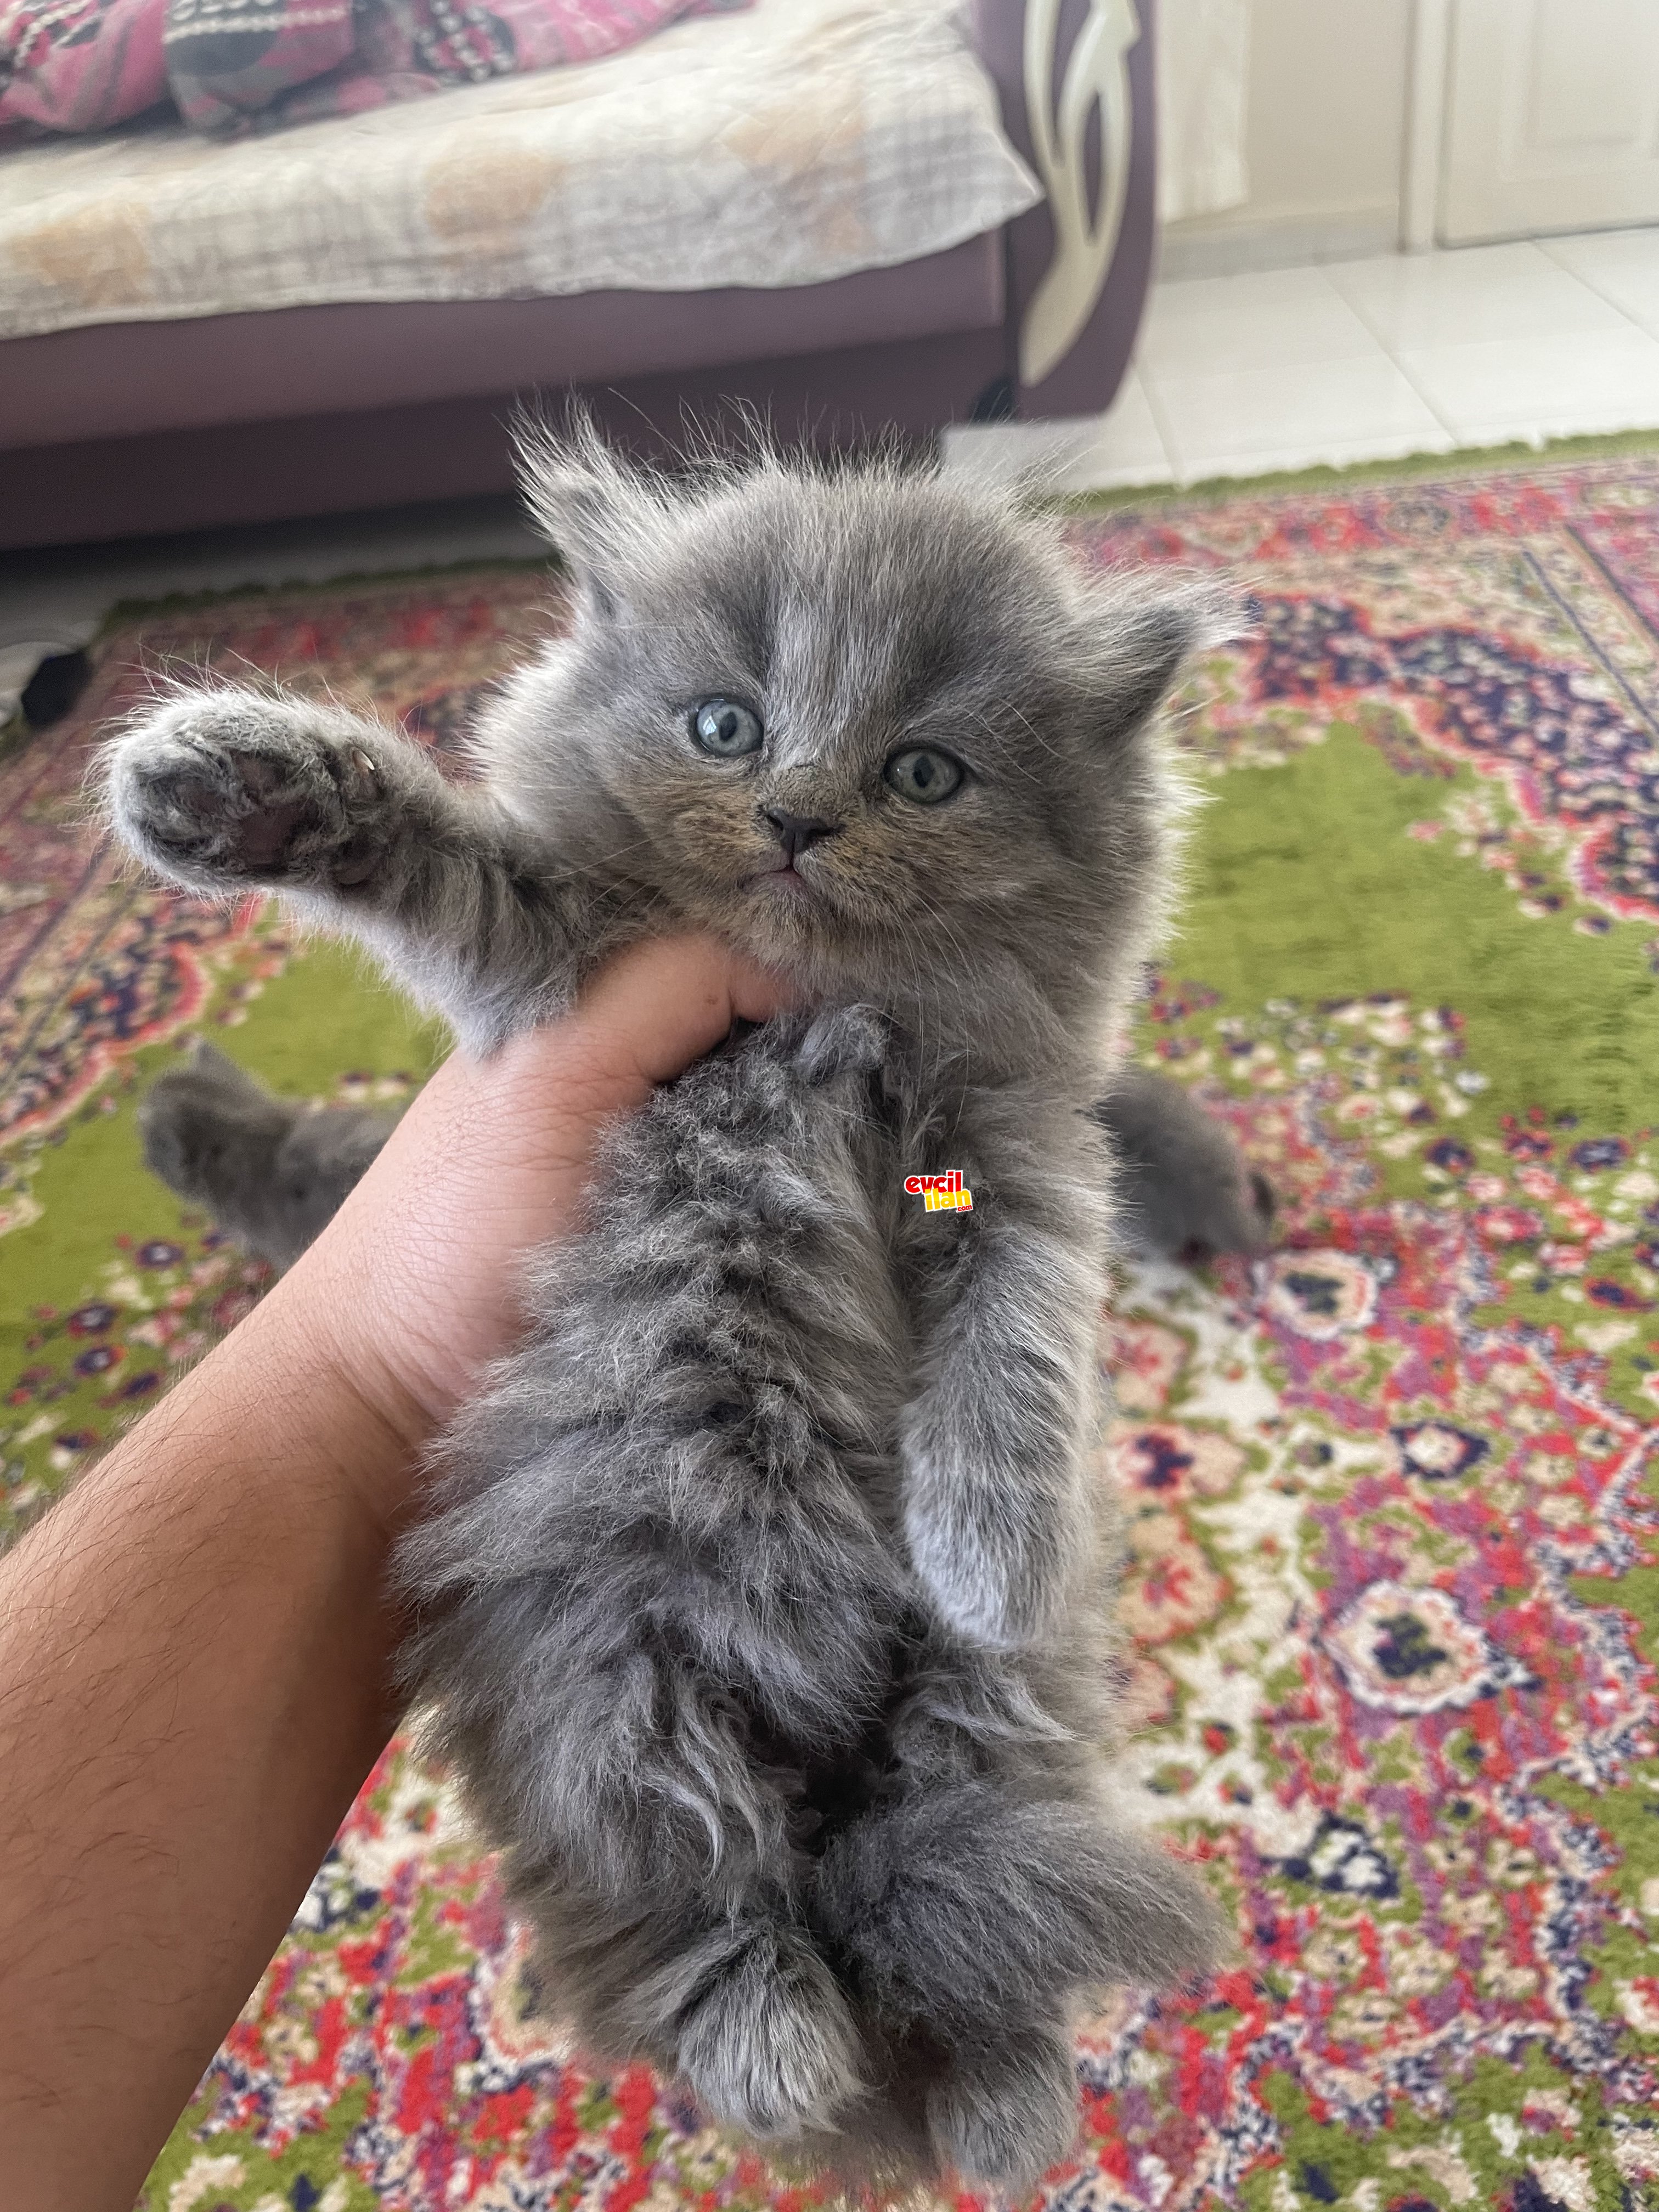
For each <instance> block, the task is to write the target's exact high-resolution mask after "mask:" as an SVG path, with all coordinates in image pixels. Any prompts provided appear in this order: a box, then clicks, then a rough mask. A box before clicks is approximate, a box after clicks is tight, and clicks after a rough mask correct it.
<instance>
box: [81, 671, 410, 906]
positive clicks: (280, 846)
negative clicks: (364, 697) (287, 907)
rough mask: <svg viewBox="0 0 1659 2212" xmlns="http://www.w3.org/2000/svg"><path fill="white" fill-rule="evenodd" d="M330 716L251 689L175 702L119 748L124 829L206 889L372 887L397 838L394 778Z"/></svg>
mask: <svg viewBox="0 0 1659 2212" xmlns="http://www.w3.org/2000/svg"><path fill="white" fill-rule="evenodd" d="M327 711H328V710H326V709H319V708H307V707H306V706H304V705H302V704H301V703H299V702H289V701H284V700H276V699H270V698H266V697H264V696H261V695H260V694H259V693H258V692H253V691H234V690H223V691H204V692H197V693H193V694H187V695H185V696H183V697H179V698H176V699H172V700H169V701H168V702H167V704H166V705H165V706H164V707H162V708H160V709H159V710H158V711H157V712H156V713H155V714H154V715H152V716H151V717H150V718H149V720H147V721H145V722H143V723H142V724H140V725H139V726H138V727H137V729H134V730H132V731H131V732H128V734H127V735H126V736H125V737H123V738H118V740H117V741H116V743H115V744H114V745H113V746H112V749H111V752H110V756H109V765H108V770H107V789H108V797H109V807H110V814H111V817H112V821H113V823H114V826H115V829H116V832H117V835H118V836H119V837H120V838H121V840H122V842H123V843H125V845H126V846H127V847H128V848H129V849H130V850H131V852H133V853H135V854H137V856H138V858H139V859H140V860H143V861H145V862H146V863H147V864H148V865H149V866H151V867H153V868H155V870H156V871H157V872H159V873H161V874H162V875H166V876H171V877H173V878H176V879H177V880H179V881H180V882H183V883H186V884H191V886H192V887H197V888H200V889H204V890H222V889H224V888H226V887H227V886H229V885H234V884H276V883H290V884H296V885H308V886H312V887H315V888H318V889H333V888H341V889H349V888H350V887H352V886H353V885H356V884H362V883H363V882H365V881H366V880H367V879H368V877H369V876H370V875H371V874H372V873H373V872H374V868H375V866H376V865H377V864H378V862H379V861H380V858H381V856H382V854H383V853H384V851H385V849H386V843H387V842H388V840H389V836H390V829H391V820H392V806H391V802H390V798H389V794H388V793H387V789H386V775H385V774H384V771H383V769H381V768H380V766H379V765H378V764H377V763H376V762H375V761H374V760H373V759H371V757H369V754H368V751H366V750H365V749H364V746H363V744H362V743H361V742H359V741H358V740H357V739H356V738H353V737H351V736H349V735H348V734H346V733H344V732H335V731H332V730H331V729H329V728H328V727H327V726H326V721H325V720H324V718H325V716H326V714H327ZM319 722H321V724H322V726H319Z"/></svg>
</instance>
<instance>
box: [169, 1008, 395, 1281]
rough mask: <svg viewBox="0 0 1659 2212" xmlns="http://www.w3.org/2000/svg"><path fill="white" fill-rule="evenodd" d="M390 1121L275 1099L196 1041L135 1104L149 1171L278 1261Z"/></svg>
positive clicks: (367, 1157)
mask: <svg viewBox="0 0 1659 2212" xmlns="http://www.w3.org/2000/svg"><path fill="white" fill-rule="evenodd" d="M397 1119H398V1116H397V1115H396V1114H395V1113H391V1112H374V1111H371V1110H368V1109H364V1108H362V1107H355V1106H339V1107H322V1108H317V1109H310V1108H305V1107H301V1106H297V1105H295V1103H293V1102H292V1101H290V1100H288V1099H283V1098H275V1097H272V1096H271V1095H270V1092H269V1091H264V1090H262V1089H261V1088H260V1086H259V1085H258V1084H257V1083H255V1082H254V1081H253V1079H252V1077H251V1076H248V1075H245V1074H244V1073H243V1072H242V1070H241V1069H240V1067H238V1066H236V1065H235V1064H234V1061H232V1060H227V1059H226V1058H225V1056H224V1054H222V1053H220V1052H216V1051H215V1050H214V1049H213V1048H212V1046H211V1045H208V1044H202V1043H198V1044H197V1047H196V1048H195V1051H194V1053H193V1054H192V1055H191V1059H190V1060H189V1061H188V1062H186V1064H185V1066H182V1067H178V1068H173V1069H172V1070H170V1071H169V1072H168V1073H167V1074H166V1075H164V1076H162V1077H161V1079H160V1080H159V1081H158V1082H156V1083H155V1084H154V1085H152V1086H151V1088H150V1091H149V1095H148V1096H147V1097H146V1098H145V1100H144V1102H143V1105H142V1106H141V1107H140V1108H139V1109H138V1126H139V1128H140V1131H141V1132H142V1133H143V1140H144V1164H145V1165H146V1166H147V1167H148V1168H149V1170H150V1172H151V1173H152V1174H153V1175H155V1176H160V1178H161V1181H162V1182H164V1183H166V1184H167V1188H169V1189H170V1190H173V1191H176V1192H177V1193H178V1194H179V1197H180V1198H183V1199H186V1200H189V1202H190V1203H191V1205H193V1206H202V1207H204V1209H205V1210H206V1212H209V1213H210V1214H211V1215H212V1217H213V1219H214V1220H215V1222H216V1224H217V1225H218V1226H219V1227H220V1228H221V1229H222V1230H224V1231H225V1232H226V1233H227V1235H228V1236H230V1237H234V1238H235V1240H236V1242H237V1243H239V1244H240V1245H242V1246H243V1247H244V1248H245V1249H246V1250H248V1251H250V1252H252V1253H253V1254H254V1255H255V1256H256V1257H257V1258H258V1259H262V1260H269V1261H270V1262H271V1263H272V1264H273V1265H274V1266H276V1267H288V1266H289V1265H290V1264H291V1263H292V1262H293V1261H295V1260H296V1259H297V1258H298V1257H299V1255H300V1254H301V1252H302V1251H303V1250H304V1249H305V1248H306V1246H307V1244H309V1243H310V1242H311V1241H312V1239H313V1237H315V1236H316V1235H317V1234H318V1232H319V1231H320V1230H321V1229H322V1227H323V1225H324V1224H325V1222H327V1221H328V1220H329V1219H330V1218H331V1217H332V1216H333V1214H334V1213H335V1212H336V1211H337V1209H338V1207H339V1206H340V1204H341V1201H342V1200H343V1199H344V1197H345V1195H346V1193H347V1192H348V1191H349V1189H350V1188H352V1186H353V1184H354V1183H356V1182H357V1181H358V1180H359V1178H360V1177H361V1176H362V1175H363V1173H364V1171H365V1170H367V1168H368V1164H369V1162H370V1161H371V1160H372V1159H373V1158H374V1155H375V1154H376V1152H379V1151H380V1146H382V1145H383V1144H384V1143H385V1142H386V1139H387V1137H388V1136H389V1135H390V1134H391V1133H392V1127H393V1126H394V1125H395V1123H396V1121H397Z"/></svg>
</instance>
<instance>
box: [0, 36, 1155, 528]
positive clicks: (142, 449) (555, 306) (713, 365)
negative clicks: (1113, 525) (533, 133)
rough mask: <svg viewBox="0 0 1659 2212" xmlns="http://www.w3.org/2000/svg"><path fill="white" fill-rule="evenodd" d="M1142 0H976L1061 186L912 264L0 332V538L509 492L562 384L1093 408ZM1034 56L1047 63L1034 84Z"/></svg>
mask: <svg viewBox="0 0 1659 2212" xmlns="http://www.w3.org/2000/svg"><path fill="white" fill-rule="evenodd" d="M1154 7H1155V0H974V4H973V9H972V22H973V26H974V33H975V40H976V43H977V45H978V47H979V50H980V53H981V58H983V60H984V63H985V64H986V66H987V70H989V71H990V73H991V75H992V76H994V79H995V81H996V83H997V87H998V89H999V92H1000V97H1001V103H1002V112H1003V121H1004V125H1005V128H1006V131H1007V133H1008V135H1009V137H1010V138H1011V139H1012V141H1013V143H1014V144H1015V145H1016V146H1017V147H1018V149H1019V150H1020V152H1021V154H1022V155H1023V156H1024V158H1025V159H1026V160H1027V161H1029V162H1030V163H1031V164H1032V166H1033V167H1034V168H1035V169H1036V173H1037V174H1038V175H1039V177H1040V178H1042V179H1043V180H1044V182H1045V183H1046V184H1047V185H1048V187H1049V192H1050V197H1049V200H1048V203H1046V204H1042V205H1040V206H1038V207H1036V208H1034V209H1032V210H1030V212H1029V213H1028V214H1025V215H1024V216H1019V217H1018V218H1017V219H1016V220H1015V221H1014V222H1012V223H1011V224H1010V225H1009V226H1008V227H1007V228H1006V229H1005V230H1001V231H995V232H991V233H987V234H985V235H983V236H981V237H978V238H973V239H969V240H967V241H966V242H965V243H963V244H962V245H959V246H953V247H951V249H950V250H949V251H948V252H943V253H937V254H933V255H931V256H929V257H927V258H925V259H921V260H918V261H913V262H907V263H903V264H899V265H898V266H896V267H890V268H884V269H872V270H861V271H860V272H859V273H857V274H855V275H854V276H844V277H842V278H841V279H840V280H839V281H837V282H836V283H829V284H822V285H813V286H807V287H804V288H803V287H795V288H792V289H758V288H757V289H752V290H748V289H745V290H726V291H718V292H677V293H672V294H664V293H646V292H603V293H601V292H594V293H586V294H580V295H574V296H564V297H560V298H540V299H512V300H486V301H407V302H398V303H392V304H374V303H369V304H364V303H355V302H354V303H349V304H343V305H340V306H325V307H288V308H280V309H275V310H272V311H270V312H268V313H258V314H234V315H218V316H210V317H204V318H200V319H192V320H185V321H178V322H171V323H168V322H125V323H108V324H101V325H94V326H91V327H88V328H81V329H75V330H66V331H52V332H49V333H47V334H46V335H44V336H40V337H24V338H13V339H10V340H8V341H5V342H3V343H0V548H21V547H27V546H44V545H52V544H73V543H76V542H81V541H86V540H93V539H100V538H114V537H121V536H126V535H131V534H139V533H143V534H149V533H152V532H162V531H178V530H188V529H196V528H202V527H206V526H213V525H217V524H223V523H233V522H252V521H267V520H276V519H279V518H285V517H290V516H295V515H304V514H319V513H343V512H347V511H349V510H351V509H356V508H368V507H385V506H390V505H397V504H403V503H405V502H408V501H416V500H435V499H444V498H453V497H460V496H465V495H474V494H479V493H487V492H494V491H500V490H505V489H507V488H508V487H509V486H510V484H511V483H512V481H513V477H512V460H511V446H510V440H509V436H508V433H507V420H508V417H509V416H510V415H511V413H512V410H513V404H514V402H515V401H518V400H524V399H539V400H540V401H541V403H542V404H544V405H546V404H549V403H551V404H552V405H553V406H555V407H556V405H557V403H558V400H559V398H560V397H561V396H562V394H564V393H567V392H580V394H581V395H582V396H583V397H584V398H586V400H587V402H588V404H590V405H591V406H592V408H593V409H594V410H595V411H596V412H597V413H598V415H599V417H600V418H601V420H602V421H605V422H607V423H608V424H609V425H611V427H612V428H614V429H615V430H616V431H617V434H618V435H621V436H623V438H625V439H627V440H629V441H630V442H632V443H634V444H635V445H636V446H637V445H641V444H645V445H649V444H651V443H652V442H653V441H655V442H659V443H666V442H667V441H671V440H672V439H674V438H675V437H677V436H678V435H680V434H681V432H682V431H683V428H684V418H685V414H686V411H687V410H688V409H690V410H696V412H698V413H699V414H702V415H704V416H708V415H711V414H712V415H714V416H718V414H719V412H720V409H721V408H722V407H724V406H727V405H731V404H743V405H746V406H750V407H757V408H759V409H760V410H763V412H764V413H765V415H766V416H768V417H769V420H770V421H771V422H773V423H774V424H775V426H776V427H777V428H778V429H779V430H780V431H781V433H782V434H784V435H806V436H810V437H811V438H813V439H815V440H817V441H819V442H820V443H843V444H844V443H853V442H856V441H858V440H859V439H860V438H863V437H866V436H868V435H872V434H873V433H877V432H880V431H883V430H894V429H896V430H897V431H898V432H900V433H901V434H902V435H908V436H915V437H920V436H923V435H928V434H931V433H933V432H936V431H938V430H939V429H940V428H943V427H944V426H945V425H946V424H947V423H951V422H965V421H969V420H987V419H997V418H1000V417H1004V416H1020V417H1041V416H1066V415H1082V414H1089V413H1092V412H1094V411H1095V410H1098V409H1100V408H1103V407H1104V406H1105V405H1107V404H1108V403H1109V401H1110V399H1111V398H1112V396H1113V394H1114V392H1115V391H1116V389H1117V386H1118V383H1119V381H1120V380H1121V376H1122V374H1123V370H1124V367H1125V365H1126V363H1127V360H1128V356H1129V351H1130V349H1131V347H1132V345H1133V341H1134V337H1135V331H1136V328H1137V325H1138V324H1139V318H1140V313H1141V309H1142V306H1143V304H1144V301H1145V297H1146V287H1147V282H1148V277H1149V274H1150V269H1151V260H1152V222H1153V206H1152V192H1153V150H1154V149H1153V137H1152V130H1153V124H1152V116H1153V101H1152V39H1153V29H1154V21H1153V10H1154ZM1137 32H1138V33H1139V35H1138V36H1137V35H1136V33H1137ZM1109 40H1112V41H1115V43H1114V44H1112V45H1111V46H1110V64H1111V66H1110V71H1109V78H1103V77H1102V76H1101V75H1100V71H1101V56H1102V53H1103V51H1105V49H1106V46H1107V44H1108V41H1109ZM1120 52H1121V55H1122V59H1121V64H1120V63H1119V62H1118V59H1117V57H1118V55H1119V54H1120ZM1028 53H1029V54H1030V56H1031V57H1032V58H1033V61H1034V63H1035V62H1036V60H1038V59H1041V60H1044V61H1047V63H1048V70H1047V72H1046V74H1047V76H1048V83H1047V84H1046V85H1041V86H1039V87H1037V88H1036V91H1035V94H1034V96H1033V95H1032V94H1030V93H1029V92H1028V87H1027V84H1026V81H1025V73H1026V67H1027V56H1028ZM1068 72H1072V73H1073V82H1074V88H1075V87H1076V86H1080V85H1081V84H1082V83H1083V82H1085V80H1091V79H1092V80H1094V81H1097V82H1109V90H1103V91H1102V93H1101V94H1100V95H1099V97H1098V99H1094V98H1091V100H1090V101H1089V105H1088V106H1087V108H1086V110H1085V111H1084V112H1085V118H1086V119H1085V123H1084V125H1083V127H1082V128H1081V130H1080V131H1079V130H1076V129H1075V125H1076V122H1077V114H1078V110H1077V106H1076V102H1075V100H1073V101H1072V102H1071V103H1070V108H1069V112H1070V117H1071V122H1072V125H1073V137H1072V138H1071V139H1070V140H1069V141H1067V140H1065V139H1064V137H1063V131H1064V128H1065V118H1066V114H1067V112H1068V110H1067V107H1066V105H1064V104H1063V97H1062V96H1063V92H1064V88H1065V87H1066V82H1067V73H1068ZM1045 103H1046V104H1045ZM1034 134H1035V137H1034ZM0 178H3V170H0Z"/></svg>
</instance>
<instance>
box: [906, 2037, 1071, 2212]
mask: <svg viewBox="0 0 1659 2212" xmlns="http://www.w3.org/2000/svg"><path fill="white" fill-rule="evenodd" d="M927 2126H928V2132H929V2134H930V2135H931V2136H932V2137H933V2148H934V2151H935V2152H936V2154H938V2157H939V2163H940V2164H941V2165H942V2166H948V2167H951V2169H953V2170H954V2171H955V2172H957V2173H958V2174H960V2175H961V2177H962V2179H963V2180H964V2181H966V2182H968V2183H969V2184H970V2185H977V2186H978V2187H980V2188H981V2189H985V2190H989V2191H994V2192H995V2193H996V2194H998V2195H999V2196H1010V2197H1023V2196H1025V2195H1028V2194H1029V2193H1030V2191H1032V2190H1033V2189H1035V2188H1036V2185H1037V2184H1038V2183H1039V2182H1040V2181H1041V2180H1042V2177H1043V2175H1044V2174H1045V2173H1047V2172H1048V2169H1049V2168H1050V2167H1051V2166H1059V2165H1060V2163H1061V2162H1062V2160H1065V2159H1066V2158H1068V2157H1069V2156H1070V2155H1071V2154H1072V2152H1073V2149H1074V2148H1075V2147H1076V2144H1077V2136H1078V2099H1077V2066H1076V2062H1075V2060H1074V2059H1073V2055H1072V2047H1071V2045H1070V2044H1069V2043H1067V2042H1066V2041H1064V2040H1063V2039H1061V2038H1060V2036H1058V2035H1054V2034H1051V2033H1048V2032H1046V2031H1041V2030H1040V2031H1037V2032H1036V2033H1031V2034H1029V2035H1024V2036H1021V2037H1018V2039H1013V2040H1012V2041H1011V2042H1010V2043H1009V2044H1008V2045H1006V2046H1005V2047H1004V2048H1002V2049H1000V2050H997V2051H988V2052H982V2053H977V2054H975V2056H974V2057H971V2058H967V2057H964V2058H963V2059H961V2060H959V2061H958V2063H957V2064H956V2065H955V2066H953V2067H952V2068H951V2071H950V2072H949V2073H948V2074H947V2075H945V2077H944V2079H943V2080H942V2081H938V2082H936V2083H935V2084H934V2085H933V2087H932V2088H931V2089H930V2090H929V2091H928V2093H927Z"/></svg>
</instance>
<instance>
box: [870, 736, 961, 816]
mask: <svg viewBox="0 0 1659 2212" xmlns="http://www.w3.org/2000/svg"><path fill="white" fill-rule="evenodd" d="M882 774H883V775H884V776H885V777H886V779H887V781H888V782H889V783H890V784H891V785H892V787H893V788H894V790H895V791H896V792H897V793H898V795H899V797H900V798H901V799H912V800H914V801H915V804H916V805H918V806H937V805H939V801H940V799H948V798H949V797H950V796H951V793H952V792H953V791H954V790H955V789H956V788H957V786H958V784H960V782H961V781H962V775H963V769H962V763H961V762H960V761H959V760H954V759H952V758H951V755H950V754H949V753H937V752H935V751H934V750H933V747H932V746H931V745H911V746H909V747H908V749H907V750H905V751H903V752H902V753H895V754H894V755H893V757H892V759H891V760H890V761H889V762H888V763H887V765H886V767H885V768H884V769H883V770H882Z"/></svg>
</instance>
